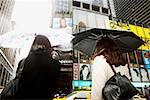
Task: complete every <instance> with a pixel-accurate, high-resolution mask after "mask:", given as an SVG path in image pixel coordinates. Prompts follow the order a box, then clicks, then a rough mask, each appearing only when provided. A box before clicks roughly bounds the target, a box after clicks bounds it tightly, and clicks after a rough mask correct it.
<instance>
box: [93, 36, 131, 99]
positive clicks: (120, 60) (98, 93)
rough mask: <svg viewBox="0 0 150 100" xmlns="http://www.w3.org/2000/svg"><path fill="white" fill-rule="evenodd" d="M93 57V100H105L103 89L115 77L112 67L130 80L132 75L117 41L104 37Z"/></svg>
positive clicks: (98, 43)
mask: <svg viewBox="0 0 150 100" xmlns="http://www.w3.org/2000/svg"><path fill="white" fill-rule="evenodd" d="M93 57H94V62H93V71H92V93H91V99H92V100H103V96H102V89H103V88H104V86H105V83H106V82H107V81H108V80H109V79H110V77H112V76H113V75H114V73H113V71H112V69H111V67H110V65H112V66H113V67H114V69H115V71H116V72H120V73H121V75H126V76H127V77H128V78H130V75H129V71H128V67H127V64H126V60H125V58H124V56H123V54H122V51H121V50H120V49H119V47H118V45H117V44H116V43H115V41H113V40H112V39H110V38H108V37H103V38H102V39H101V40H99V41H98V42H97V45H96V49H95V51H94V54H93Z"/></svg>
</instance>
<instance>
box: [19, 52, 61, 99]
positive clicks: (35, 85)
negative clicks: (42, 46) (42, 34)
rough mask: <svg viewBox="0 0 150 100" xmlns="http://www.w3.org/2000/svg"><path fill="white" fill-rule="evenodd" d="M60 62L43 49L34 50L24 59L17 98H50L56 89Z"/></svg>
mask: <svg viewBox="0 0 150 100" xmlns="http://www.w3.org/2000/svg"><path fill="white" fill-rule="evenodd" d="M59 75H60V63H59V61H57V60H54V59H52V58H50V57H49V56H48V53H47V52H46V51H45V50H35V51H33V52H31V53H30V54H29V55H28V57H27V58H26V59H25V63H24V69H23V71H22V73H21V79H20V84H21V89H19V94H18V98H34V99H35V98H42V99H43V98H45V99H50V98H52V95H53V93H54V92H55V91H56V90H57V87H58V86H57V84H58V80H59Z"/></svg>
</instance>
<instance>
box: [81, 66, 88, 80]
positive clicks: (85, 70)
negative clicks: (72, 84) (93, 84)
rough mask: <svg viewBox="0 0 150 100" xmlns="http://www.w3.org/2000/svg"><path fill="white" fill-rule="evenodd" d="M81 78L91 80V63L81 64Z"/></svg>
mask: <svg viewBox="0 0 150 100" xmlns="http://www.w3.org/2000/svg"><path fill="white" fill-rule="evenodd" d="M79 71H80V72H79V73H80V80H91V68H90V65H89V64H80V70H79Z"/></svg>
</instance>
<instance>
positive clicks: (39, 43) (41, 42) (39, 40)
mask: <svg viewBox="0 0 150 100" xmlns="http://www.w3.org/2000/svg"><path fill="white" fill-rule="evenodd" d="M39 48H41V49H44V50H46V51H47V52H48V54H49V56H50V57H51V53H52V50H53V48H52V47H51V43H50V41H49V40H48V38H47V37H46V36H44V35H37V36H36V37H35V40H34V42H33V44H32V46H31V50H30V52H32V51H34V50H36V49H39Z"/></svg>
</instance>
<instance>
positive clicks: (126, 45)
mask: <svg viewBox="0 0 150 100" xmlns="http://www.w3.org/2000/svg"><path fill="white" fill-rule="evenodd" d="M74 36H75V38H74V39H73V41H72V42H73V47H74V48H76V49H78V50H80V51H82V52H83V53H85V54H87V55H89V56H91V55H92V54H93V53H94V50H95V47H96V44H97V42H98V41H99V40H101V39H102V38H103V37H109V38H111V39H113V40H114V41H115V42H116V43H117V44H118V46H119V47H120V48H121V49H122V50H123V51H124V52H130V51H133V50H136V49H137V48H138V47H139V46H141V45H142V44H144V41H143V40H141V39H140V37H138V36H137V35H135V34H134V33H133V32H130V31H119V30H108V29H98V28H93V29H90V30H87V31H83V32H80V33H77V34H74ZM110 45H111V44H110Z"/></svg>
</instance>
